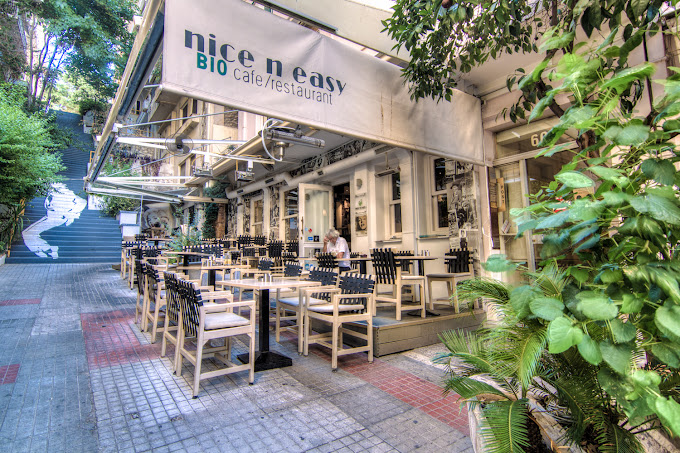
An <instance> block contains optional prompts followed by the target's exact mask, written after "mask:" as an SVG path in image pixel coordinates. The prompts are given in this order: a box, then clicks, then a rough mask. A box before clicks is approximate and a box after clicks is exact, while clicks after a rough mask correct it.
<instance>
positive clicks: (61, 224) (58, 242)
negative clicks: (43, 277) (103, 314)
mask: <svg viewBox="0 0 680 453" xmlns="http://www.w3.org/2000/svg"><path fill="white" fill-rule="evenodd" d="M80 121H81V117H80V115H78V114H74V113H66V112H57V124H58V125H59V127H60V128H63V129H66V130H69V131H71V133H72V134H73V141H74V143H77V142H81V143H82V145H84V146H82V145H81V148H84V149H90V148H91V147H92V138H91V137H90V136H89V135H88V134H85V133H83V127H82V125H81V123H80ZM61 153H62V155H63V157H62V162H63V164H64V166H65V167H66V170H64V171H62V172H61V173H59V174H60V175H61V176H62V177H63V178H64V181H63V184H57V185H56V186H57V187H53V190H52V192H50V194H49V195H48V196H47V197H42V198H34V199H33V200H31V201H30V202H29V203H28V205H27V206H26V211H25V214H24V226H23V228H24V229H23V232H22V234H21V235H19V236H18V237H17V238H16V239H15V242H14V243H13V244H12V247H11V249H10V250H11V252H10V255H9V256H8V257H7V261H6V263H8V264H12V263H16V264H18V263H33V264H39V263H44V264H62V263H119V262H120V241H121V232H120V227H119V225H118V221H116V219H113V218H111V217H104V216H103V215H102V214H101V213H100V212H99V211H89V210H88V209H87V195H86V194H85V193H84V192H83V177H85V175H86V173H87V162H88V160H89V154H88V152H86V151H84V150H83V149H78V148H75V147H72V148H67V149H64V150H62V151H61Z"/></svg>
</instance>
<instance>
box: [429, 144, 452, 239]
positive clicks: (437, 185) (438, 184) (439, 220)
mask: <svg viewBox="0 0 680 453" xmlns="http://www.w3.org/2000/svg"><path fill="white" fill-rule="evenodd" d="M431 168H432V186H431V187H432V217H433V219H432V220H433V222H432V223H433V224H432V229H433V230H434V231H438V230H439V231H441V230H443V229H446V228H448V227H449V211H448V199H447V195H446V161H445V159H443V158H438V159H433V160H432V167H431Z"/></svg>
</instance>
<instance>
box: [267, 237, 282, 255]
mask: <svg viewBox="0 0 680 453" xmlns="http://www.w3.org/2000/svg"><path fill="white" fill-rule="evenodd" d="M267 249H268V250H269V258H280V257H281V254H282V253H283V241H272V242H270V243H269V245H268V246H267Z"/></svg>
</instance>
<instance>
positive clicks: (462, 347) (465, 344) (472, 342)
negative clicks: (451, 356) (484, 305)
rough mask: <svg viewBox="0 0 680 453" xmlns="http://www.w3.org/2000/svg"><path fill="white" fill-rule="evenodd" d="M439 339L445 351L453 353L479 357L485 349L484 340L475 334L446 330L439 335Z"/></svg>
mask: <svg viewBox="0 0 680 453" xmlns="http://www.w3.org/2000/svg"><path fill="white" fill-rule="evenodd" d="M439 339H440V340H441V341H442V343H444V346H446V349H448V350H449V351H451V352H453V353H459V352H466V353H470V354H475V355H479V354H481V353H482V352H483V351H484V350H485V349H486V348H485V347H484V339H483V338H482V337H481V336H480V335H479V334H478V333H477V332H468V331H466V330H447V331H445V332H442V333H440V334H439Z"/></svg>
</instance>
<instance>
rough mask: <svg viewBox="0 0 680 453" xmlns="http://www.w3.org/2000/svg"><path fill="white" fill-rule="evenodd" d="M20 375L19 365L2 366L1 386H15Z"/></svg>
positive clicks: (0, 372)
mask: <svg viewBox="0 0 680 453" xmlns="http://www.w3.org/2000/svg"><path fill="white" fill-rule="evenodd" d="M18 375H19V364H18V363H15V364H14V365H5V366H0V385H3V384H14V383H15V382H16V380H17V376H18Z"/></svg>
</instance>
